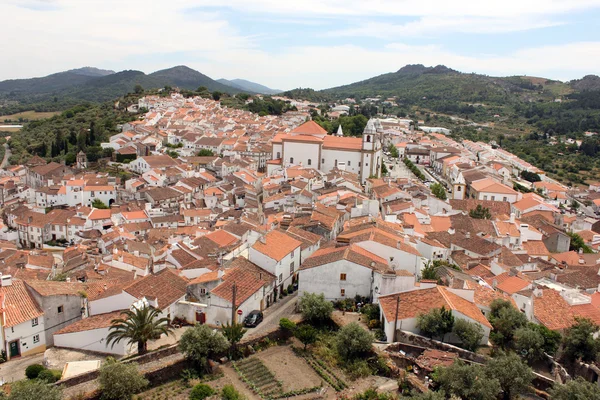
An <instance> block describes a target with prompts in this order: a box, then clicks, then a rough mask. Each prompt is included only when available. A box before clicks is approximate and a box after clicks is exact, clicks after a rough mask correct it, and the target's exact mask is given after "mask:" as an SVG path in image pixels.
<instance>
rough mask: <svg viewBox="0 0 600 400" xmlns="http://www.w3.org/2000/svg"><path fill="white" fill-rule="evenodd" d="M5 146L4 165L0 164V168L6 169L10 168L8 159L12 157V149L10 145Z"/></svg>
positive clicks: (5, 144)
mask: <svg viewBox="0 0 600 400" xmlns="http://www.w3.org/2000/svg"><path fill="white" fill-rule="evenodd" d="M3 146H4V158H3V159H2V164H0V168H5V167H7V166H8V159H9V158H10V156H11V155H12V153H11V152H10V147H9V146H8V143H4V145H3Z"/></svg>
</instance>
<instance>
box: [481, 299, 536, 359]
mask: <svg viewBox="0 0 600 400" xmlns="http://www.w3.org/2000/svg"><path fill="white" fill-rule="evenodd" d="M490 309H491V312H490V317H489V318H488V319H489V321H490V323H491V324H492V327H493V328H494V329H493V331H492V333H491V334H490V339H491V340H492V342H493V343H494V344H496V345H498V346H501V347H502V348H507V347H509V346H511V345H512V342H513V335H514V333H515V331H516V330H517V329H519V328H521V327H523V326H525V325H527V317H526V316H525V314H523V313H522V312H520V311H519V310H517V309H516V308H515V307H513V305H512V303H510V302H509V301H507V300H502V299H496V300H494V301H492V303H491V304H490Z"/></svg>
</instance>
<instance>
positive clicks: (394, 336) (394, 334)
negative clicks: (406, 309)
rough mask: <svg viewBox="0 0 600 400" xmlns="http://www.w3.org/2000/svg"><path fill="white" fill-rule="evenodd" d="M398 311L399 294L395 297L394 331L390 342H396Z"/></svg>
mask: <svg viewBox="0 0 600 400" xmlns="http://www.w3.org/2000/svg"><path fill="white" fill-rule="evenodd" d="M399 311H400V295H398V297H397V298H396V318H395V319H394V333H393V335H392V343H394V342H396V332H397V331H398V312H399Z"/></svg>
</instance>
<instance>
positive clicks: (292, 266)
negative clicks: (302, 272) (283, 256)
mask: <svg viewBox="0 0 600 400" xmlns="http://www.w3.org/2000/svg"><path fill="white" fill-rule="evenodd" d="M290 275H294V262H293V261H292V263H291V264H290Z"/></svg>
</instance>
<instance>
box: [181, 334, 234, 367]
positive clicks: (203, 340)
mask: <svg viewBox="0 0 600 400" xmlns="http://www.w3.org/2000/svg"><path fill="white" fill-rule="evenodd" d="M228 347H229V343H228V342H227V339H225V337H224V336H223V335H222V334H221V333H220V332H213V331H212V329H211V328H210V327H209V326H208V325H196V326H194V327H193V328H191V329H188V330H187V331H185V332H184V334H183V335H181V339H180V340H179V350H180V351H181V352H182V353H183V354H185V356H186V357H187V358H188V359H189V360H191V361H192V362H194V363H195V364H196V366H198V367H201V368H206V366H207V363H208V360H209V359H210V358H212V357H214V356H216V355H217V354H219V353H222V352H224V351H225V350H227V348H228Z"/></svg>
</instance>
